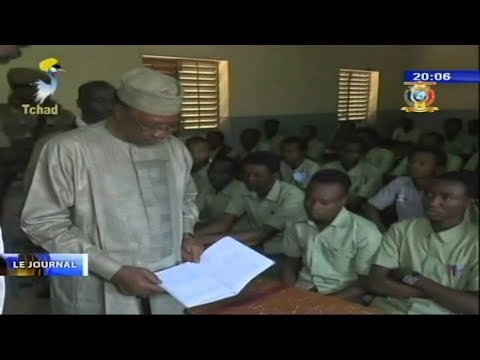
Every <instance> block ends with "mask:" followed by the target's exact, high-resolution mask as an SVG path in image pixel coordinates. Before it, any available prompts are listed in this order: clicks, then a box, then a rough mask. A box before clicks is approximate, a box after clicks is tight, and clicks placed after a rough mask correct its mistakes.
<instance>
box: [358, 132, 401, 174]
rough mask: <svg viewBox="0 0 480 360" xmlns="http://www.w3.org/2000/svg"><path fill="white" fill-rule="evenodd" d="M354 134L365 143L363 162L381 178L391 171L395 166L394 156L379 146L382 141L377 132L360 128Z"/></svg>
mask: <svg viewBox="0 0 480 360" xmlns="http://www.w3.org/2000/svg"><path fill="white" fill-rule="evenodd" d="M355 133H356V135H357V136H358V137H360V138H361V139H363V141H364V142H365V145H366V149H365V150H366V154H365V160H367V161H368V162H370V163H371V164H372V165H373V166H375V168H377V169H378V170H379V171H380V172H381V174H382V176H383V175H385V174H386V173H388V172H389V171H390V170H392V167H393V166H394V164H395V154H394V153H393V152H392V151H390V150H388V149H385V148H383V147H381V146H380V143H381V140H382V139H381V138H380V135H379V134H378V133H377V131H375V130H374V129H372V128H360V129H357V130H356V131H355Z"/></svg>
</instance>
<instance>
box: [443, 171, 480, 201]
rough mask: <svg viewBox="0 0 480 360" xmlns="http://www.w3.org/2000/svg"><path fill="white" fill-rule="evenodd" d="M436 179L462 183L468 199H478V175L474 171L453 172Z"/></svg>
mask: <svg viewBox="0 0 480 360" xmlns="http://www.w3.org/2000/svg"><path fill="white" fill-rule="evenodd" d="M435 179H436V180H445V181H452V182H457V183H460V184H462V185H463V186H464V188H465V192H466V193H467V196H468V197H470V198H473V199H478V174H477V173H476V172H474V171H468V170H461V171H451V172H447V173H443V174H441V175H439V176H437V177H436V178H435Z"/></svg>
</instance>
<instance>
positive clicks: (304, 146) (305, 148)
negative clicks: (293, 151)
mask: <svg viewBox="0 0 480 360" xmlns="http://www.w3.org/2000/svg"><path fill="white" fill-rule="evenodd" d="M291 144H296V145H297V146H298V148H299V149H300V151H305V152H307V151H308V145H307V143H306V142H305V141H303V140H302V139H300V138H299V137H297V136H291V137H289V138H286V139H285V140H283V141H282V148H283V147H285V146H287V145H291Z"/></svg>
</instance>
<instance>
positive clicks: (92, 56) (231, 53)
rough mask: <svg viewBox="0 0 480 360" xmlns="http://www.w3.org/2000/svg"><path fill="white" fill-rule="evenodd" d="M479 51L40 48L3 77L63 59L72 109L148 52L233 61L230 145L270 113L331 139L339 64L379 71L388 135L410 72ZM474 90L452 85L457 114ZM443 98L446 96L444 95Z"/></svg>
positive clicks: (1, 70)
mask: <svg viewBox="0 0 480 360" xmlns="http://www.w3.org/2000/svg"><path fill="white" fill-rule="evenodd" d="M473 48H474V47H473V46H470V47H468V46H426V45H425V46H420V45H419V46H396V45H368V46H363V45H353V46H351V45H349V46H346V45H281V46H273V45H272V46H261V45H144V46H136V45H125V46H118V45H116V46H105V45H75V46H69V45H61V46H58V45H57V46H52V45H34V46H31V47H29V48H26V49H25V50H24V56H23V57H22V58H20V59H18V60H15V61H14V62H12V63H11V64H10V65H9V66H2V67H0V78H4V79H5V75H6V72H7V70H8V68H9V67H13V66H15V67H17V66H18V67H20V66H22V67H23V66H26V67H35V66H37V64H38V62H39V61H40V60H42V59H44V58H46V57H57V58H58V59H59V60H60V61H61V63H62V65H63V67H64V68H65V70H66V71H67V72H66V73H65V74H63V76H62V83H61V87H60V88H59V90H58V91H57V94H56V98H57V100H58V101H59V102H60V103H61V104H63V105H64V106H65V107H66V108H68V109H70V110H73V111H75V110H76V107H75V100H76V89H77V88H78V86H79V85H80V84H81V83H83V82H85V81H90V80H98V79H102V80H107V81H110V82H112V83H113V84H115V85H116V84H117V83H118V79H119V76H120V75H121V74H122V72H124V71H126V70H127V69H129V68H131V67H133V66H137V65H140V64H141V55H142V54H150V55H165V56H180V57H193V58H206V59H217V60H227V61H229V68H230V71H229V78H230V79H229V84H230V99H231V101H230V117H229V118H228V119H225V121H224V122H223V123H222V128H223V129H224V130H225V132H226V134H227V139H228V140H229V141H230V142H233V143H235V142H236V139H237V138H238V134H239V132H240V131H241V130H242V129H244V128H246V127H251V126H254V127H258V126H261V122H262V121H263V120H264V119H266V118H268V117H275V118H277V119H279V120H280V121H281V130H282V132H285V133H287V134H292V133H296V132H297V129H298V128H299V127H300V126H301V125H303V124H304V123H311V122H313V123H315V124H318V125H319V128H320V130H321V134H320V136H321V138H323V139H328V138H329V137H330V136H331V134H332V133H333V131H334V130H335V126H336V120H335V110H336V96H337V80H338V69H340V68H342V67H345V68H355V69H371V70H378V71H380V97H379V103H378V107H379V113H378V127H379V129H380V130H381V132H382V133H384V134H388V133H389V132H390V131H391V128H392V127H393V124H394V121H396V120H397V118H398V117H400V116H401V115H402V114H401V112H400V110H399V109H400V107H402V106H404V104H403V91H404V89H405V86H404V85H403V72H404V70H406V69H407V68H412V67H415V68H420V67H425V68H434V67H439V66H449V67H456V68H461V66H464V67H465V68H475V66H474V64H475V63H476V64H477V66H478V52H475V51H473ZM475 61H476V62H475ZM449 86H452V87H453V86H454V85H449ZM458 89H460V90H458ZM468 89H470V88H468ZM468 89H467V88H466V87H465V86H464V87H462V88H457V90H453V88H452V89H451V90H446V96H445V98H442V99H445V101H447V100H446V99H448V103H447V104H448V106H446V108H448V109H449V111H451V112H453V113H455V112H457V113H458V112H461V110H462V109H465V110H467V111H469V112H470V113H474V112H475V111H477V112H478V102H475V101H474V99H475V96H476V100H477V101H478V90H477V93H476V95H475V94H473V92H469V90H468ZM7 93H8V88H7V84H6V82H1V83H0V96H1V97H2V98H1V100H2V101H5V99H6V94H7ZM440 96H443V95H442V94H441V93H440V94H439V97H440ZM475 106H476V107H475ZM434 115H435V116H436V115H437V114H434ZM438 115H439V116H441V114H438ZM423 119H425V118H423ZM422 121H423V120H422ZM431 122H432V123H436V122H438V121H436V120H431ZM427 123H428V122H426V121H423V122H422V124H427Z"/></svg>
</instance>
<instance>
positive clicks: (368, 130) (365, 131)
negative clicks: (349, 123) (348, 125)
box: [355, 127, 382, 143]
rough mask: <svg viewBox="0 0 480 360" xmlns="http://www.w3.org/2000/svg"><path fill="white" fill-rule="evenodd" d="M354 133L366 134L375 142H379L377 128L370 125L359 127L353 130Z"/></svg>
mask: <svg viewBox="0 0 480 360" xmlns="http://www.w3.org/2000/svg"><path fill="white" fill-rule="evenodd" d="M355 133H356V134H367V135H368V136H369V137H370V138H371V139H373V140H374V141H375V142H377V143H378V142H380V140H381V139H382V138H381V137H380V134H379V133H378V131H377V130H375V129H372V128H370V127H361V128H359V129H357V130H356V131H355Z"/></svg>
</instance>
